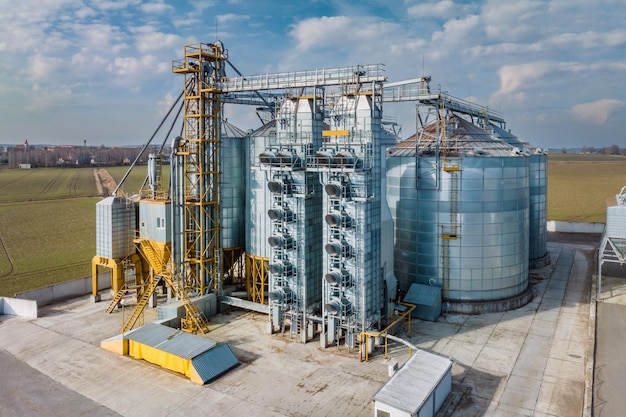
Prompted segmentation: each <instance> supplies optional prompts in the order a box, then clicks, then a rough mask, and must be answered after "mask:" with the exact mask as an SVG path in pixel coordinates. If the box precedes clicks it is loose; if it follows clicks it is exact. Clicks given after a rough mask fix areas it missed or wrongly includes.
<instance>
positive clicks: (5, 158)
mask: <svg viewBox="0 0 626 417" xmlns="http://www.w3.org/2000/svg"><path fill="white" fill-rule="evenodd" d="M140 151H141V147H117V146H116V147H106V146H98V147H96V146H45V147H41V146H37V147H35V146H16V147H11V148H8V149H0V163H3V164H8V165H9V167H10V168H17V167H18V166H20V165H21V164H29V165H30V166H31V167H32V168H36V167H80V166H113V165H129V164H130V163H131V162H132V161H133V160H134V159H135V158H136V157H137V155H138V154H139V152H140ZM151 151H154V152H157V151H156V150H152V149H150V150H146V151H145V152H144V153H143V154H142V156H141V158H140V160H139V161H138V162H139V163H146V162H147V160H148V153H149V152H151Z"/></svg>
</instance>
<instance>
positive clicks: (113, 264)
mask: <svg viewBox="0 0 626 417" xmlns="http://www.w3.org/2000/svg"><path fill="white" fill-rule="evenodd" d="M126 260H128V261H130V262H131V263H132V264H133V265H134V267H135V283H136V284H137V285H139V284H141V282H142V281H143V280H144V278H145V277H144V268H143V262H142V261H141V257H140V256H139V255H137V254H132V255H129V256H128V257H127V258H125V259H111V258H103V257H102V256H94V257H93V258H92V259H91V295H93V296H94V297H95V296H97V295H98V279H99V276H98V266H105V267H107V268H109V269H111V291H113V293H114V294H117V293H119V291H120V290H121V289H122V287H123V286H124V262H125V261H126Z"/></svg>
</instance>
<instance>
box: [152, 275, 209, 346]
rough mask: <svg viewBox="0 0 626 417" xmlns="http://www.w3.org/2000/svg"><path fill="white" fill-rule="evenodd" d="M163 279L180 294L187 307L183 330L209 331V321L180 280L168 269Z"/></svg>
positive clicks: (193, 331) (192, 331) (182, 322)
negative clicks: (190, 297)
mask: <svg viewBox="0 0 626 417" xmlns="http://www.w3.org/2000/svg"><path fill="white" fill-rule="evenodd" d="M163 279H164V280H165V282H166V283H167V285H169V286H170V288H171V289H172V291H174V293H175V294H176V295H177V296H178V299H179V300H180V302H181V303H182V304H183V306H184V307H185V311H186V313H187V316H186V317H185V319H183V320H181V330H183V331H185V332H189V333H196V332H197V331H199V332H200V333H202V334H206V333H208V332H209V322H208V320H207V319H206V317H205V316H204V314H203V313H202V312H201V311H199V310H198V309H197V308H196V306H195V305H194V303H192V302H191V300H190V299H189V296H188V294H187V290H186V289H185V288H184V287H182V286H181V285H180V283H179V282H178V280H177V279H176V278H174V277H173V276H172V274H171V273H170V272H169V271H167V272H166V273H165V274H163Z"/></svg>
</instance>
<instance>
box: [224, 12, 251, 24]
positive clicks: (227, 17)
mask: <svg viewBox="0 0 626 417" xmlns="http://www.w3.org/2000/svg"><path fill="white" fill-rule="evenodd" d="M216 19H217V22H218V23H227V22H235V21H238V20H249V19H250V16H248V15H245V14H234V13H228V14H218V15H217V16H216Z"/></svg>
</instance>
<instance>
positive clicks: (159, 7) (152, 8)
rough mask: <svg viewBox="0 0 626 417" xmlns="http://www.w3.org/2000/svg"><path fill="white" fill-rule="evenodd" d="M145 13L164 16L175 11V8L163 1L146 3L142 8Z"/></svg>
mask: <svg viewBox="0 0 626 417" xmlns="http://www.w3.org/2000/svg"><path fill="white" fill-rule="evenodd" d="M140 8H141V10H142V11H143V12H144V13H153V14H162V13H168V12H172V11H174V8H173V7H172V6H170V5H169V4H165V3H163V1H156V2H149V3H144V4H142V5H141V6H140Z"/></svg>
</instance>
